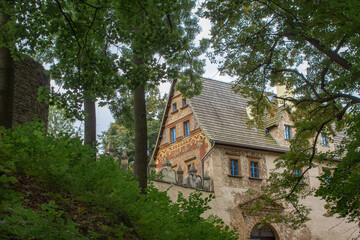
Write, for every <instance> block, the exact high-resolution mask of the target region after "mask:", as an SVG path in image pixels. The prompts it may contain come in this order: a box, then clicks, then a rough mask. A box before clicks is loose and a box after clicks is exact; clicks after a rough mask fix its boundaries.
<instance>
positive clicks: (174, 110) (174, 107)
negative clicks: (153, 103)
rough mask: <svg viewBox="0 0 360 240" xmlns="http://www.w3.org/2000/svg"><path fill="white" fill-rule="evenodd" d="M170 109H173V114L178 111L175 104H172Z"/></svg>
mask: <svg viewBox="0 0 360 240" xmlns="http://www.w3.org/2000/svg"><path fill="white" fill-rule="evenodd" d="M172 107H173V112H176V111H177V110H178V109H177V104H176V102H174V103H173V104H172Z"/></svg>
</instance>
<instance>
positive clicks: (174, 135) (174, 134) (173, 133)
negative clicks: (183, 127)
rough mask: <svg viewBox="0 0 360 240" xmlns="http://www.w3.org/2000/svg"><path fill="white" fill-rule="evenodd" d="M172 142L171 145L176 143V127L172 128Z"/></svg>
mask: <svg viewBox="0 0 360 240" xmlns="http://www.w3.org/2000/svg"><path fill="white" fill-rule="evenodd" d="M170 142H171V143H174V142H176V126H175V127H172V128H170Z"/></svg>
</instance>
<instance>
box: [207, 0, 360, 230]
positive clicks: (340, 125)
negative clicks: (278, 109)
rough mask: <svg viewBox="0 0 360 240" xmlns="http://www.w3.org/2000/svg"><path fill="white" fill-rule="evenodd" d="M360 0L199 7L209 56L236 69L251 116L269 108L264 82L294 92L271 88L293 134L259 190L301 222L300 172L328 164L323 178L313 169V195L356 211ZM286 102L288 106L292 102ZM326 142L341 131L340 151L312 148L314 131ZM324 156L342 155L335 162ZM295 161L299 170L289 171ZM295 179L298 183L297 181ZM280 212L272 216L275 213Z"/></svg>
mask: <svg viewBox="0 0 360 240" xmlns="http://www.w3.org/2000/svg"><path fill="white" fill-rule="evenodd" d="M359 9H360V3H359V1H353V0H350V1H341V0H330V1H327V2H326V4H324V3H323V2H321V1H305V0H303V1H302V0H299V1H286V0H272V1H267V0H266V1H251V0H241V1H228V2H224V1H221V0H209V1H205V3H204V5H203V8H202V10H201V11H200V14H201V15H202V16H204V17H206V18H208V19H210V21H211V22H212V24H213V26H212V29H211V35H212V38H211V39H210V40H209V42H210V46H211V47H212V48H213V52H212V53H209V56H210V57H211V59H212V60H214V61H216V62H218V63H219V64H220V70H221V72H222V73H225V74H229V75H230V76H233V77H236V81H235V82H234V89H235V90H236V91H238V92H240V93H241V94H243V95H244V96H246V97H249V98H250V99H251V100H250V104H251V105H252V106H253V112H252V113H253V115H254V116H255V121H254V122H255V124H258V126H259V127H263V126H264V123H263V119H264V117H263V116H264V114H265V112H267V113H269V112H270V111H271V110H272V109H271V104H268V101H267V99H266V97H264V96H265V94H266V90H267V88H268V87H269V86H275V85H276V84H279V85H285V86H286V88H287V90H288V91H289V92H290V93H291V94H293V96H291V95H289V96H288V97H286V96H283V97H281V96H277V98H278V100H285V101H286V103H289V105H291V104H292V105H291V106H290V107H288V109H287V110H288V111H289V112H290V113H291V118H292V120H293V121H294V122H295V126H294V128H295V129H296V135H295V137H294V139H292V140H291V141H290V142H291V147H290V152H288V153H287V154H285V155H284V156H283V157H281V158H280V159H278V160H277V167H280V168H283V169H284V170H285V171H284V172H283V173H279V172H276V171H274V172H273V173H272V174H271V176H270V181H269V182H270V185H269V186H268V187H266V188H265V189H263V190H264V191H263V192H262V193H261V194H263V195H264V197H265V198H266V199H267V200H266V201H264V203H266V204H268V203H271V200H270V199H275V200H278V202H281V203H283V204H284V205H287V206H290V208H293V209H294V211H292V214H293V217H294V218H293V220H294V221H293V222H292V221H289V218H287V216H285V215H284V216H282V217H284V220H285V221H286V222H287V223H290V224H291V223H292V224H293V226H294V227H298V226H300V225H301V224H303V223H304V222H305V221H306V220H307V219H308V218H307V217H306V215H307V213H308V212H309V209H307V208H306V207H305V206H304V205H303V204H301V202H300V199H301V198H303V197H305V196H308V195H311V194H313V192H312V191H309V190H308V186H307V179H306V175H307V174H306V173H307V172H308V171H309V170H310V169H311V168H315V167H320V168H321V166H326V165H332V167H334V172H333V177H332V178H331V179H330V181H327V180H326V178H325V177H324V176H323V177H320V180H321V181H322V185H321V187H320V188H319V189H315V191H316V195H317V196H319V197H322V198H323V199H325V200H326V201H327V202H328V204H329V206H328V210H329V212H330V213H332V214H335V213H337V214H339V215H340V216H343V217H345V216H347V217H348V220H349V221H357V220H358V218H359V217H360V211H359V185H358V182H357V181H358V177H359V166H360V161H359V156H360V155H359V151H358V150H356V149H357V148H358V146H359V142H358V139H359V137H358V135H359V129H360V128H359V122H360V116H359V104H360V98H359V93H360V92H359V83H360V77H359V76H360V72H359V69H360V51H359V46H360V44H359V43H360V37H359V34H358V29H359V26H360V21H359V18H358V16H357V13H356V12H357V11H358V10H359ZM292 106H293V107H292ZM321 134H324V135H326V136H327V137H328V139H329V142H331V143H332V142H336V141H335V140H336V139H335V138H338V137H341V136H342V134H345V137H344V139H343V142H342V145H343V146H342V148H341V149H340V150H339V151H328V152H324V151H319V150H318V148H319V146H320V143H319V142H320V137H321ZM331 159H341V162H340V163H339V164H336V162H334V161H332V160H331ZM299 169H302V172H303V174H302V176H301V177H297V178H296V177H293V173H294V171H295V170H299ZM301 180H302V182H303V184H299V183H300V181H301ZM278 217H280V216H277V217H274V220H276V221H278V220H279V218H278Z"/></svg>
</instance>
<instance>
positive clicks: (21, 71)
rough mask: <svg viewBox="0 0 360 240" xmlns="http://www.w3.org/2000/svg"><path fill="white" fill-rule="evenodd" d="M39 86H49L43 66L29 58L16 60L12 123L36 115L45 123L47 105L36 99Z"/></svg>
mask: <svg viewBox="0 0 360 240" xmlns="http://www.w3.org/2000/svg"><path fill="white" fill-rule="evenodd" d="M40 86H46V87H47V88H49V87H50V78H49V77H48V76H47V75H45V70H44V68H43V66H42V65H41V64H40V63H38V62H36V61H34V60H33V59H31V58H26V59H24V60H21V61H16V62H15V86H14V89H15V93H14V107H13V123H15V124H23V123H25V122H27V121H30V120H32V119H33V117H34V116H35V115H37V116H38V118H40V120H41V121H42V122H45V124H47V122H48V115H49V107H48V105H47V104H46V103H44V102H42V103H40V102H38V101H37V97H38V89H39V87H40Z"/></svg>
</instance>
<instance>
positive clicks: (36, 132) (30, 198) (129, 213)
mask: <svg viewBox="0 0 360 240" xmlns="http://www.w3.org/2000/svg"><path fill="white" fill-rule="evenodd" d="M92 156H93V150H92V149H91V148H90V147H88V146H84V145H82V144H81V141H80V139H79V138H72V137H70V136H69V135H66V134H64V135H59V136H57V137H54V136H53V135H50V134H46V133H45V132H44V129H43V124H42V123H39V122H37V121H35V122H29V123H27V124H25V125H24V126H19V127H17V128H16V129H13V130H10V129H4V128H1V129H0V159H1V162H0V172H1V177H0V201H1V202H0V216H1V217H0V237H1V239H105V238H109V239H164V240H165V239H166V240H167V239H179V237H184V238H185V239H237V237H236V234H235V232H233V231H230V230H229V229H228V227H224V225H223V223H222V222H221V221H220V220H219V219H217V218H214V217H211V218H208V219H205V218H202V217H201V214H203V213H204V212H205V211H206V210H207V209H209V207H208V205H207V204H208V202H209V201H210V200H211V199H212V197H209V198H203V197H202V196H201V194H200V193H194V194H192V195H191V196H190V197H189V199H185V198H183V197H182V196H179V200H178V202H177V203H172V202H171V201H170V199H169V197H168V196H167V195H166V192H159V191H158V190H157V189H155V188H154V187H153V186H150V187H149V188H148V189H147V194H146V195H144V194H140V188H139V186H138V183H137V181H136V180H135V179H134V177H132V175H131V173H130V172H127V171H124V170H122V169H120V168H119V166H118V165H117V164H116V163H115V162H114V159H112V158H110V157H106V156H102V157H100V158H99V159H98V160H97V161H93V160H92V159H93V158H92Z"/></svg>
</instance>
